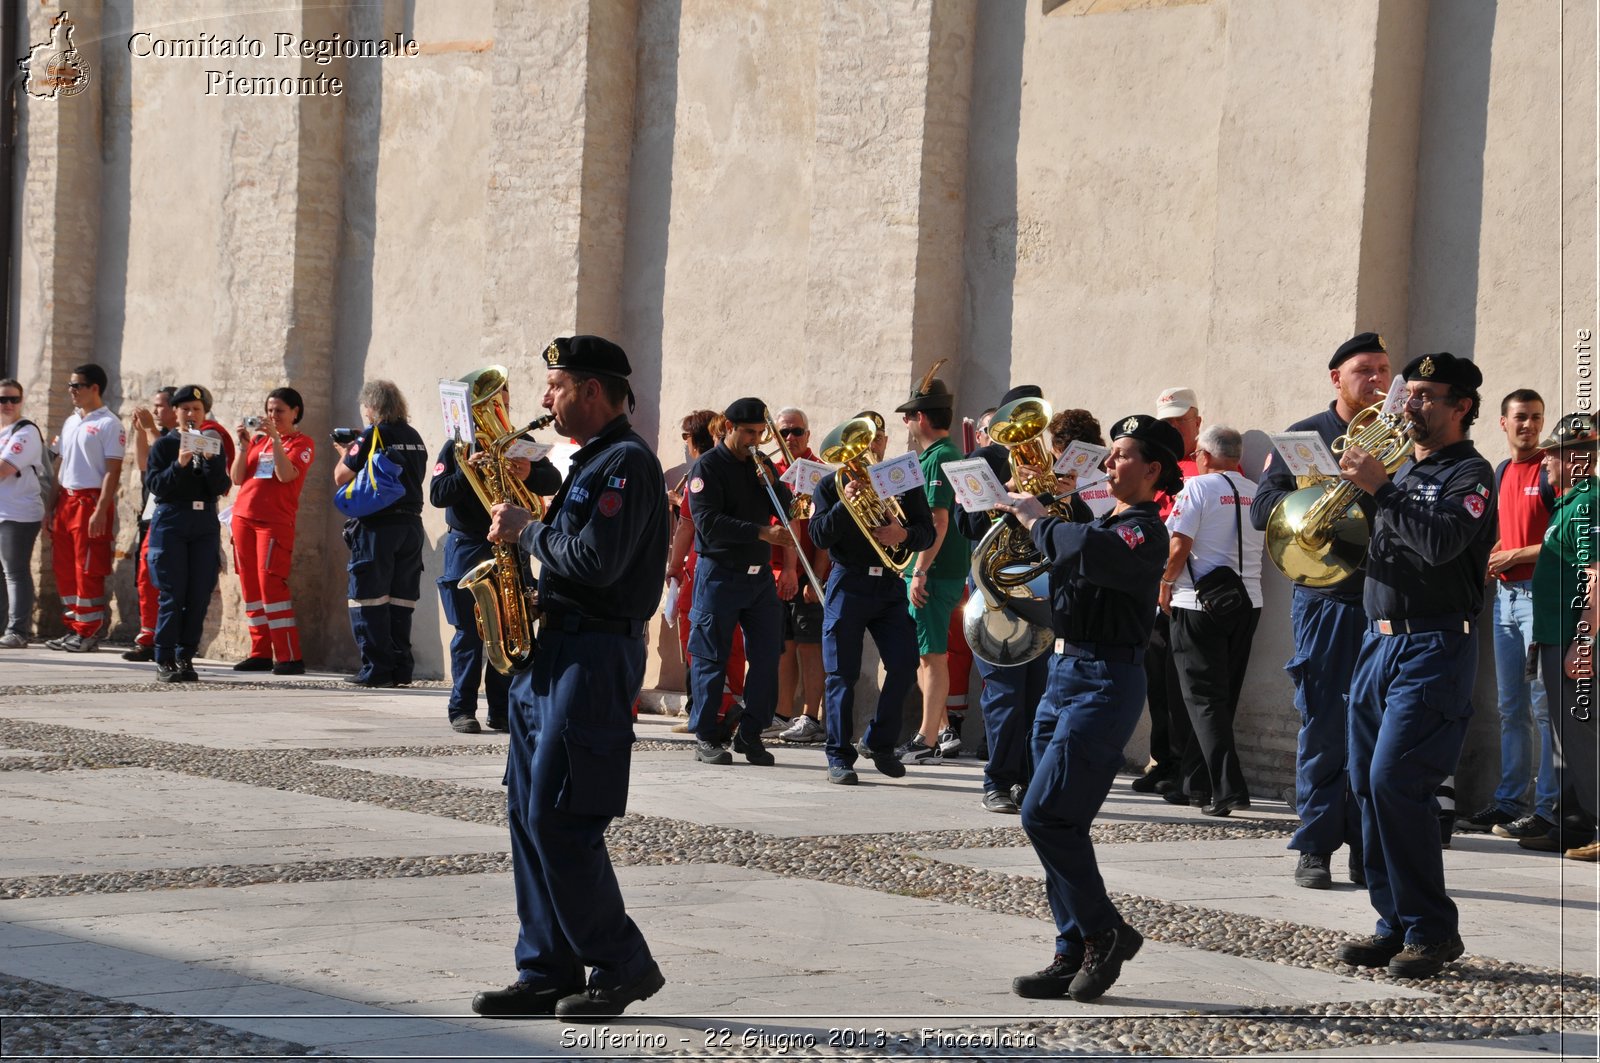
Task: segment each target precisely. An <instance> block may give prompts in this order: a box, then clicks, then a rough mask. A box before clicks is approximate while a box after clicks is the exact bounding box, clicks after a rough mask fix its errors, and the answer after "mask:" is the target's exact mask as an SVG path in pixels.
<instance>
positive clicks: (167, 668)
mask: <svg viewBox="0 0 1600 1063" xmlns="http://www.w3.org/2000/svg"><path fill="white" fill-rule="evenodd" d="M156 682H157V683H181V682H183V669H181V668H179V667H178V666H177V665H175V664H162V663H160V662H157V663H156Z"/></svg>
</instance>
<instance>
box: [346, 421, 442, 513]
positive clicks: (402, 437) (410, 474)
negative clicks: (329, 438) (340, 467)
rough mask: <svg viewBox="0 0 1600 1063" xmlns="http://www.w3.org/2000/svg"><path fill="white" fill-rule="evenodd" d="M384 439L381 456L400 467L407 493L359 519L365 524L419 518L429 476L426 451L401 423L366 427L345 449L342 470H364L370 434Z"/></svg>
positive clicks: (395, 422)
mask: <svg viewBox="0 0 1600 1063" xmlns="http://www.w3.org/2000/svg"><path fill="white" fill-rule="evenodd" d="M374 428H376V429H377V430H378V434H379V435H380V436H382V437H383V453H384V454H385V455H386V456H387V457H388V458H389V460H390V461H392V462H394V463H395V464H396V465H398V466H399V467H400V482H401V483H402V484H404V485H405V488H406V493H405V494H404V495H402V496H400V498H399V499H398V500H396V501H395V502H393V503H391V504H390V505H388V506H385V507H384V508H383V509H380V510H378V512H376V513H373V514H370V515H368V516H365V517H362V518H361V519H362V520H364V521H366V522H367V523H368V524H383V523H385V522H386V521H389V520H394V519H404V518H409V517H420V516H422V479H423V477H424V476H426V475H427V473H428V448H427V446H426V444H424V443H423V442H422V437H421V436H420V435H418V434H417V430H416V429H415V428H412V427H411V426H410V425H409V424H406V423H405V422H404V421H386V422H384V423H383V424H380V425H368V426H367V429H366V431H364V432H362V433H361V438H360V439H358V440H356V441H355V442H354V443H352V444H350V446H348V447H346V448H345V458H344V467H345V468H347V469H351V470H354V471H355V472H360V471H361V470H362V469H364V468H366V467H367V454H368V452H369V451H370V450H371V449H372V431H373V429H374Z"/></svg>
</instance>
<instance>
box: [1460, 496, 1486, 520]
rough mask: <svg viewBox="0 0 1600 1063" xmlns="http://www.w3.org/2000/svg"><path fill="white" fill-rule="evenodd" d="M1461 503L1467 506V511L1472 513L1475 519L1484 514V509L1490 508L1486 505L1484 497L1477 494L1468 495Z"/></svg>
mask: <svg viewBox="0 0 1600 1063" xmlns="http://www.w3.org/2000/svg"><path fill="white" fill-rule="evenodd" d="M1461 504H1462V505H1463V506H1465V507H1467V512H1468V513H1471V514H1472V517H1473V519H1474V520H1476V519H1477V518H1479V517H1481V516H1483V511H1484V510H1485V509H1487V508H1488V507H1487V506H1485V505H1484V502H1483V499H1481V498H1479V497H1478V496H1477V495H1468V496H1466V497H1465V498H1463V499H1462V500H1461Z"/></svg>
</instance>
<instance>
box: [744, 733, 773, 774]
mask: <svg viewBox="0 0 1600 1063" xmlns="http://www.w3.org/2000/svg"><path fill="white" fill-rule="evenodd" d="M733 751H734V752H735V753H740V754H742V755H743V756H744V759H745V760H748V761H749V762H750V763H752V764H754V765H755V766H756V767H758V768H770V767H772V766H773V765H774V764H776V763H778V758H777V757H775V756H773V755H772V754H771V753H769V752H767V747H766V744H765V743H763V742H762V741H761V736H760V735H756V737H754V738H746V737H745V736H744V734H743V733H742V732H739V731H735V732H734V734H733Z"/></svg>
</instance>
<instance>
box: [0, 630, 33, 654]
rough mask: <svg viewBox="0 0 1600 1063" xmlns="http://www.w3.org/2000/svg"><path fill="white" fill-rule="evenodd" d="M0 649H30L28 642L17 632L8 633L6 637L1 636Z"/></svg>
mask: <svg viewBox="0 0 1600 1063" xmlns="http://www.w3.org/2000/svg"><path fill="white" fill-rule="evenodd" d="M0 648H4V649H8V650H25V649H27V648H28V640H27V639H25V638H23V637H22V636H21V635H19V634H17V633H16V632H15V631H7V632H6V633H5V634H4V635H0Z"/></svg>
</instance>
